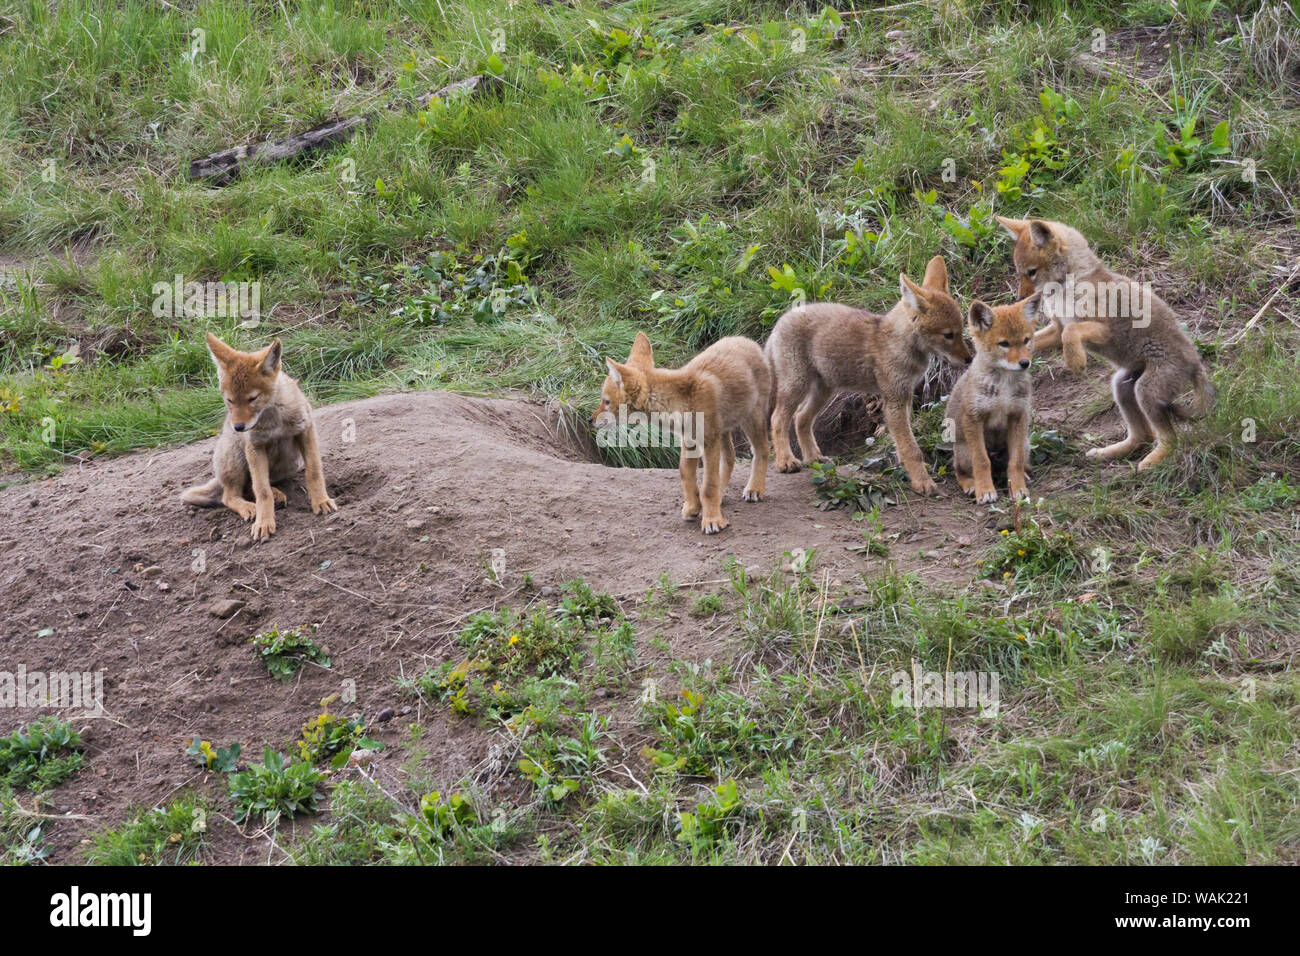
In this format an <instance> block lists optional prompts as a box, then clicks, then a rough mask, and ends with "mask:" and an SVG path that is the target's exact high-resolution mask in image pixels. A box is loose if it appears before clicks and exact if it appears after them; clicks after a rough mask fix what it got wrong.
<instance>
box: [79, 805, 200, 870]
mask: <svg viewBox="0 0 1300 956" xmlns="http://www.w3.org/2000/svg"><path fill="white" fill-rule="evenodd" d="M206 838H207V814H206V812H205V810H204V809H203V806H202V804H201V803H199V802H198V800H196V799H195V798H193V797H187V798H182V799H180V800H177V801H175V802H174V803H171V804H169V805H168V806H166V807H154V808H152V809H149V810H141V811H138V812H137V813H136V814H135V815H134V816H132V817H131V818H130V819H129V820H128V821H127V822H125V823H123V824H122V825H121V826H119V827H115V828H113V829H110V830H104V831H102V832H100V833H97V834H95V835H94V836H93V837H92V838H91V844H92V845H91V849H90V850H88V851H87V853H86V859H87V860H88V861H89V862H90V863H94V864H97V865H100V866H178V865H182V864H185V863H192V862H194V860H195V859H196V858H197V857H198V855H199V853H200V851H201V850H202V849H203V847H204V846H205V845H206V843H207V839H206Z"/></svg>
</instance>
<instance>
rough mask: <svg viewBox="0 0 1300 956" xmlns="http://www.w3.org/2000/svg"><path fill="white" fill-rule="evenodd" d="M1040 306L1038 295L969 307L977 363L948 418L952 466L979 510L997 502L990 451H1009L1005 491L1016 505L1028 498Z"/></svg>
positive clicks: (952, 400)
mask: <svg viewBox="0 0 1300 956" xmlns="http://www.w3.org/2000/svg"><path fill="white" fill-rule="evenodd" d="M1038 301H1039V293H1037V292H1035V293H1034V294H1033V295H1031V296H1030V297H1029V298H1027V299H1024V300H1022V301H1020V302H1017V303H1016V304H1015V305H1000V306H998V307H997V308H989V306H987V305H985V304H984V303H983V302H980V301H979V300H978V299H977V300H975V301H974V302H973V303H971V307H970V331H971V338H972V339H973V340H974V342H975V361H974V362H972V363H971V367H970V368H968V369H967V370H966V371H965V372H964V373H962V377H961V378H959V379H958V380H957V384H956V385H954V386H953V388H952V395H950V396H949V397H948V411H947V413H946V415H947V418H948V419H949V420H950V421H951V422H952V423H953V426H954V438H953V445H952V464H953V471H954V472H955V474H956V477H957V484H959V485H961V490H962V491H964V492H966V494H968V495H974V496H975V500H976V501H978V502H979V503H980V504H990V503H991V502H994V501H996V500H997V498H998V493H997V491H996V490H995V489H994V487H993V469H992V466H991V464H990V463H989V449H994V450H996V451H999V452H1000V451H1002V450H1003V449H1004V448H1005V449H1006V452H1007V486H1008V487H1007V490H1008V491H1009V492H1010V494H1011V497H1012V499H1015V498H1023V497H1024V496H1025V495H1027V494H1028V492H1027V491H1026V490H1025V484H1026V482H1025V458H1026V456H1027V455H1028V453H1029V416H1030V411H1031V405H1032V402H1033V392H1032V387H1031V384H1030V377H1029V359H1030V355H1031V354H1032V353H1033V350H1034V341H1033V340H1034V317H1035V316H1036V315H1037V314H1038Z"/></svg>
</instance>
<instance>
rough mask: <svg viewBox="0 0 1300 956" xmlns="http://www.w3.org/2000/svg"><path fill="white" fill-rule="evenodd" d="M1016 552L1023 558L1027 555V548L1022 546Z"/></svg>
mask: <svg viewBox="0 0 1300 956" xmlns="http://www.w3.org/2000/svg"><path fill="white" fill-rule="evenodd" d="M1016 554H1018V555H1020V556H1021V557H1022V558H1023V557H1024V556H1025V549H1024V548H1021V549H1020V550H1018V551H1017V552H1016Z"/></svg>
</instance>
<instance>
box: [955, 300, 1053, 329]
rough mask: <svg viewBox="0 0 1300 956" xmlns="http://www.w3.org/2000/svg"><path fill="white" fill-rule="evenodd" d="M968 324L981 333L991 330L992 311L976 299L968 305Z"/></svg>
mask: <svg viewBox="0 0 1300 956" xmlns="http://www.w3.org/2000/svg"><path fill="white" fill-rule="evenodd" d="M1035 294H1037V293H1035ZM970 324H971V325H972V326H974V327H975V328H977V329H979V330H980V331H981V332H987V331H988V330H989V329H991V328H993V310H992V309H990V308H989V307H988V306H987V305H985V304H984V303H983V302H981V301H980V300H979V299H976V300H975V301H974V302H972V303H971V304H970Z"/></svg>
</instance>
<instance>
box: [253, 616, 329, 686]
mask: <svg viewBox="0 0 1300 956" xmlns="http://www.w3.org/2000/svg"><path fill="white" fill-rule="evenodd" d="M313 629H314V627H313ZM249 643H251V644H253V645H254V646H256V647H257V649H258V653H259V654H260V655H261V657H262V662H263V663H264V664H266V669H267V670H268V671H270V672H271V676H272V677H277V678H279V679H280V680H282V681H287V680H289V679H290V678H292V677H293V675H294V674H296V673H298V671H299V669H300V668H301V667H302V665H303V663H304V662H307V661H310V662H311V663H313V664H319V665H320V666H321V667H329V666H330V659H329V656H328V655H327V654H326V653H325V652H324V651H323V650H321V648H320V647H319V646H317V644H316V642H315V641H314V640H312V638H311V635H310V634H304V633H303V629H302V628H294V629H293V630H291V631H281V630H280V628H279V625H272V626H271V629H270V630H269V631H262V632H261V633H258V634H255V635H254V636H253V637H251V638H249Z"/></svg>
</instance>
